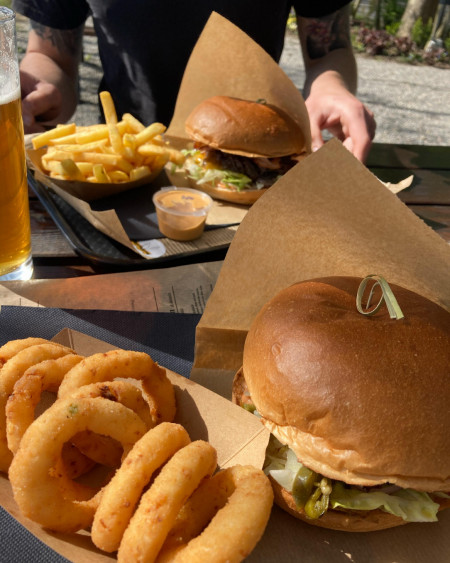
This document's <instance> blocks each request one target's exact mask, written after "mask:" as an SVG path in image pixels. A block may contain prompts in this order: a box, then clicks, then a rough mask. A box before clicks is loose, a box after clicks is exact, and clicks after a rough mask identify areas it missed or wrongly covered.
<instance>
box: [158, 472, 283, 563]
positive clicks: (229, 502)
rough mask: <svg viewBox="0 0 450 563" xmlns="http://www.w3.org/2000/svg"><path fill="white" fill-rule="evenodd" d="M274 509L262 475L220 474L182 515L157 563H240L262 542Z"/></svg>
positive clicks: (204, 484) (205, 484) (199, 489)
mask: <svg viewBox="0 0 450 563" xmlns="http://www.w3.org/2000/svg"><path fill="white" fill-rule="evenodd" d="M272 504H273V491H272V487H271V485H270V482H269V480H268V478H267V477H266V475H264V473H263V471H261V470H260V469H256V468H255V467H252V466H242V465H236V466H234V467H230V468H228V469H224V470H222V471H219V473H217V474H216V475H214V477H212V478H211V479H208V480H205V481H204V482H203V483H202V484H201V485H200V487H199V488H198V489H197V490H196V491H195V492H194V494H193V495H192V497H191V498H190V499H189V500H188V501H187V503H186V504H185V506H184V507H183V508H182V509H181V511H180V513H179V515H178V517H177V520H176V522H175V525H174V527H173V529H172V530H171V532H170V534H169V536H168V538H167V540H166V543H165V544H164V546H163V549H162V550H161V552H160V555H159V557H158V559H157V563H169V562H170V563H197V562H203V561H214V562H215V563H226V562H229V563H238V562H239V561H242V560H243V559H245V558H246V557H247V556H248V555H249V554H250V553H251V551H252V550H253V548H254V547H255V545H256V544H257V543H258V541H259V540H260V539H261V536H262V535H263V533H264V530H265V528H266V525H267V522H268V520H269V516H270V512H271V509H272ZM217 509H219V510H218V511H217ZM211 518H212V519H211ZM205 526H206V528H205ZM199 534H200V535H199Z"/></svg>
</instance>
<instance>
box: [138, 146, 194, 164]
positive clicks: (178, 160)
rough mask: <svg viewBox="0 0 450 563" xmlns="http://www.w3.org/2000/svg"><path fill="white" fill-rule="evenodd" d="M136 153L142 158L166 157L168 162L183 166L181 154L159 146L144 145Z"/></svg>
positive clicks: (182, 155)
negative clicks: (142, 156)
mask: <svg viewBox="0 0 450 563" xmlns="http://www.w3.org/2000/svg"><path fill="white" fill-rule="evenodd" d="M137 151H138V153H139V154H142V155H144V156H156V155H167V156H168V160H170V161H171V162H174V163H175V164H183V162H184V160H185V156H184V154H183V153H182V152H180V151H178V150H176V149H172V148H170V147H168V146H160V145H155V144H153V143H145V144H144V145H141V146H140V147H138V149H137Z"/></svg>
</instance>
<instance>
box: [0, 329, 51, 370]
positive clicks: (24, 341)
mask: <svg viewBox="0 0 450 563" xmlns="http://www.w3.org/2000/svg"><path fill="white" fill-rule="evenodd" d="M46 342H50V341H49V340H45V338H34V337H32V336H30V338H19V339H18V340H10V341H9V342H7V343H6V344H4V345H3V346H1V347H0V368H1V367H2V366H3V364H5V363H6V362H7V361H8V360H10V359H11V358H12V357H13V356H15V355H16V354H17V353H18V352H20V351H21V350H25V348H28V347H30V346H35V345H36V344H45V343H46Z"/></svg>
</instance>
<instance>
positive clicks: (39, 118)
mask: <svg viewBox="0 0 450 563" xmlns="http://www.w3.org/2000/svg"><path fill="white" fill-rule="evenodd" d="M20 84H21V89H22V119H23V126H24V130H25V133H39V132H42V131H45V130H46V129H47V127H46V126H45V124H46V123H48V122H51V121H52V120H54V119H56V118H57V117H58V115H59V114H60V113H61V108H62V96H61V93H60V91H59V90H58V89H57V88H56V86H54V85H53V84H50V83H49V82H45V81H42V80H39V79H37V78H35V77H34V76H32V75H31V74H29V73H27V72H24V71H21V72H20Z"/></svg>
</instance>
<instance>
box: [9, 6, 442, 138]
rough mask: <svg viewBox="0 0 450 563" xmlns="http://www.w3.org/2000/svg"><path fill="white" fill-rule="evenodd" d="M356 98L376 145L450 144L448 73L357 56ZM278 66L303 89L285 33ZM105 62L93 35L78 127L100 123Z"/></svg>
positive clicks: (22, 42) (22, 43) (21, 35)
mask: <svg viewBox="0 0 450 563" xmlns="http://www.w3.org/2000/svg"><path fill="white" fill-rule="evenodd" d="M17 28H18V45H19V50H20V51H21V52H24V50H25V47H26V35H27V29H28V23H27V22H26V20H24V18H21V17H20V16H19V18H18V25H17ZM357 60H358V69H359V88H358V97H359V98H360V99H361V100H362V101H363V102H364V103H365V104H366V105H367V106H368V107H369V108H370V109H371V110H372V111H373V112H374V114H375V117H376V120H377V133H376V137H375V141H376V142H379V143H405V144H420V145H446V146H449V145H450V71H449V70H448V69H440V68H434V67H431V66H414V65H409V64H405V63H398V62H394V61H390V60H386V59H374V58H369V57H365V56H360V55H358V57H357ZM280 66H281V67H282V68H283V70H284V71H285V72H286V74H287V75H288V76H289V77H290V78H291V80H292V81H293V82H294V84H295V85H296V86H297V87H298V88H299V89H301V88H302V85H303V81H304V76H305V73H304V67H303V61H302V58H301V54H300V47H299V44H298V39H297V37H296V35H295V34H293V33H287V35H286V41H285V48H284V51H283V55H282V58H281V61H280ZM100 76H101V63H100V59H99V56H98V51H97V41H96V38H95V36H94V35H90V34H86V35H85V39H84V61H83V63H82V65H81V69H80V103H79V106H78V109H77V111H76V113H75V116H74V119H75V120H76V122H77V123H78V124H80V125H84V124H89V123H93V122H96V121H97V119H98V109H97V108H98V106H97V88H98V83H99V80H100Z"/></svg>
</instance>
